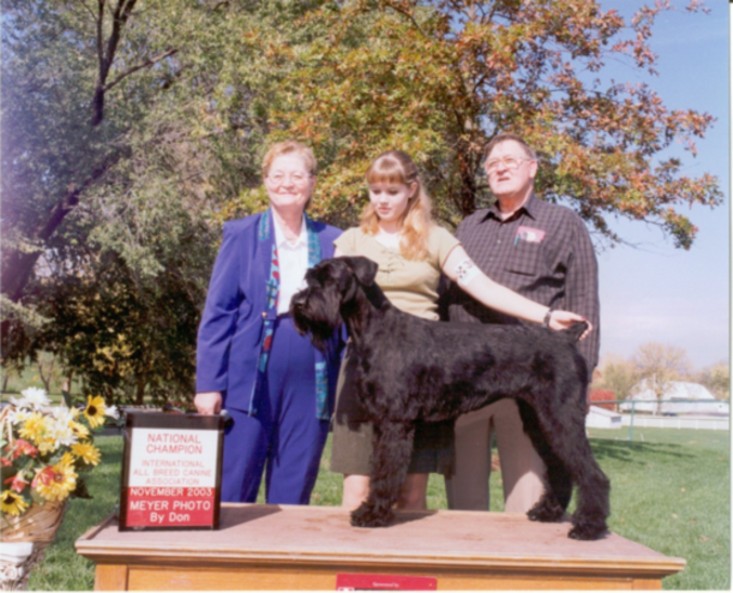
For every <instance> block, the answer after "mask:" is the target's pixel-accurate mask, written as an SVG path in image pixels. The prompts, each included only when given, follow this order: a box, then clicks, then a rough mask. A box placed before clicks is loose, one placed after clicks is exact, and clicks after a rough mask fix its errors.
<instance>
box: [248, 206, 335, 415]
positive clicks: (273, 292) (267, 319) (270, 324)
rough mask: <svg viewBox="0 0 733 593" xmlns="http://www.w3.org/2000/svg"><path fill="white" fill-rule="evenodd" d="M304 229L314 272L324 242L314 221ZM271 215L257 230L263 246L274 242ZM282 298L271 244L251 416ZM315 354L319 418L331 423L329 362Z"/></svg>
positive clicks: (268, 211)
mask: <svg viewBox="0 0 733 593" xmlns="http://www.w3.org/2000/svg"><path fill="white" fill-rule="evenodd" d="M304 218H305V225H306V232H307V234H308V267H309V268H312V267H313V266H315V265H316V264H317V263H318V262H320V261H321V242H320V240H319V238H318V233H316V230H315V228H314V224H313V221H312V220H311V219H310V218H308V215H307V214H306V215H305V216H304ZM273 224H274V223H273V221H272V211H271V210H270V209H268V210H267V211H266V212H265V213H264V214H263V215H262V217H261V218H260V222H259V226H258V228H257V238H258V240H259V241H260V242H262V243H266V242H268V241H271V237H272V236H273V234H274V233H273V232H272V225H273ZM279 294H280V264H279V261H278V254H277V244H276V243H275V241H274V240H272V253H271V255H270V276H269V278H268V280H267V310H266V311H265V312H264V313H263V332H264V333H263V340H262V346H261V348H260V355H259V359H258V362H257V379H256V381H255V384H254V392H253V397H251V398H250V404H249V406H250V407H249V413H250V414H252V415H254V414H256V413H257V410H256V407H255V399H256V398H255V397H254V395H255V393H257V388H258V386H259V385H261V384H262V381H263V379H264V374H265V371H266V370H267V360H268V358H269V356H270V350H271V349H272V335H273V333H274V332H275V321H276V319H277V299H278V297H279ZM314 353H315V361H316V362H315V377H316V385H315V387H316V417H317V418H319V419H320V420H328V419H329V418H330V415H331V411H330V410H329V409H328V375H327V368H326V361H325V359H324V357H323V354H322V353H321V352H320V351H319V350H317V349H314Z"/></svg>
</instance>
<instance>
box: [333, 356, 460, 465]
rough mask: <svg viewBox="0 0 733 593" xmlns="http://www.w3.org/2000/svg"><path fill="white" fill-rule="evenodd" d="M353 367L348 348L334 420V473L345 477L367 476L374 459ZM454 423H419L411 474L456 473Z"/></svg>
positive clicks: (367, 424) (337, 392)
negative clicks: (358, 397)
mask: <svg viewBox="0 0 733 593" xmlns="http://www.w3.org/2000/svg"><path fill="white" fill-rule="evenodd" d="M353 377H354V364H353V359H351V357H349V352H348V349H347V351H346V355H345V356H344V360H343V362H342V364H341V369H340V371H339V378H338V384H337V387H336V411H335V413H334V419H333V444H332V448H331V471H334V472H337V473H340V474H345V475H352V474H355V475H368V474H369V473H370V472H371V469H370V459H371V456H372V435H373V429H372V425H371V423H370V422H369V421H368V420H367V415H366V412H365V411H364V409H363V408H362V406H361V405H360V403H359V402H358V401H357V399H356V393H355V390H354V389H353V385H354V379H353ZM453 424H454V422H453V420H450V421H445V422H419V423H418V424H417V426H416V428H415V441H414V446H413V451H412V458H411V460H410V466H409V468H408V470H407V471H408V473H411V474H427V473H439V474H443V475H446V476H449V475H451V474H452V473H453V458H454V446H453Z"/></svg>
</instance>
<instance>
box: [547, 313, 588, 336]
mask: <svg viewBox="0 0 733 593" xmlns="http://www.w3.org/2000/svg"><path fill="white" fill-rule="evenodd" d="M583 321H584V322H585V323H587V324H588V329H587V330H585V331H584V332H583V335H582V336H580V339H581V340H584V339H585V338H586V337H587V336H588V334H589V333H590V332H591V331H593V325H592V324H591V322H590V321H588V320H587V319H586V318H585V317H583V316H582V315H578V314H577V313H573V312H571V311H562V310H557V311H551V312H550V317H549V320H548V324H547V326H548V327H549V328H550V329H554V330H556V331H558V330H563V329H569V328H571V327H572V326H573V325H575V324H576V323H581V322H583Z"/></svg>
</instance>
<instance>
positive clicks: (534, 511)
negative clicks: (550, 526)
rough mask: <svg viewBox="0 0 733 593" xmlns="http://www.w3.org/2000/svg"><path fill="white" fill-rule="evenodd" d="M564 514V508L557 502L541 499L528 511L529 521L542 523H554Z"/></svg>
mask: <svg viewBox="0 0 733 593" xmlns="http://www.w3.org/2000/svg"><path fill="white" fill-rule="evenodd" d="M564 516H565V509H564V508H563V506H562V505H561V504H559V503H557V502H552V501H549V500H547V499H542V500H540V502H538V503H537V504H536V505H534V506H533V507H532V508H531V509H530V510H529V511H528V512H527V517H529V520H530V521H541V522H542V523H556V522H557V521H561V520H562V518H563V517H564Z"/></svg>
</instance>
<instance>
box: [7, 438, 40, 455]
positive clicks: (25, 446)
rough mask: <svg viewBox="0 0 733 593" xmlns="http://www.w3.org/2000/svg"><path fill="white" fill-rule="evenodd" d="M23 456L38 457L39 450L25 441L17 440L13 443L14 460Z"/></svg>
mask: <svg viewBox="0 0 733 593" xmlns="http://www.w3.org/2000/svg"><path fill="white" fill-rule="evenodd" d="M21 455H28V457H35V456H36V455H38V449H37V448H36V447H35V446H33V445H32V444H31V443H29V442H28V441H26V440H24V439H16V440H15V442H14V443H13V457H12V458H13V459H18V457H20V456H21Z"/></svg>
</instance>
